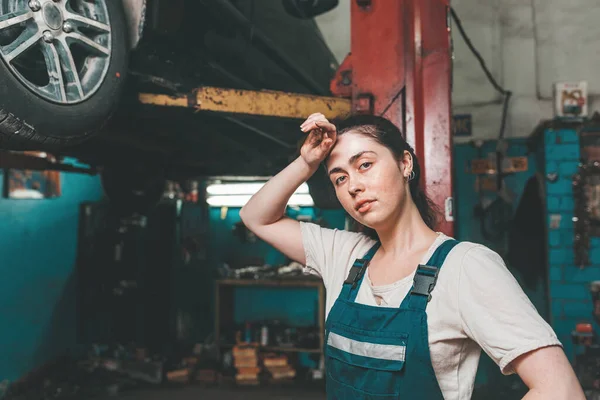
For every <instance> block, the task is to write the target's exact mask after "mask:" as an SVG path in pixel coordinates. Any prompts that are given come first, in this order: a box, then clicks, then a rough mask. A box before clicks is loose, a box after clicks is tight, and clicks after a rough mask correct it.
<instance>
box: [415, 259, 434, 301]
mask: <svg viewBox="0 0 600 400" xmlns="http://www.w3.org/2000/svg"><path fill="white" fill-rule="evenodd" d="M439 272H440V269H439V268H436V267H430V266H428V265H419V267H418V268H417V273H416V274H415V278H414V283H413V289H412V291H411V294H418V295H420V296H427V301H430V300H431V292H432V291H433V288H434V287H435V284H436V282H437V277H438V273H439Z"/></svg>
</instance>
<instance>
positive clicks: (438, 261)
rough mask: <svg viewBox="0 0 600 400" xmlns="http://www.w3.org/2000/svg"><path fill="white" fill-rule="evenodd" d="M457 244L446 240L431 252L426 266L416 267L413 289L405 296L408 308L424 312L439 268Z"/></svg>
mask: <svg viewBox="0 0 600 400" xmlns="http://www.w3.org/2000/svg"><path fill="white" fill-rule="evenodd" d="M457 244H458V241H457V240H454V239H449V240H446V241H445V242H444V243H442V244H441V245H439V246H438V248H437V249H436V250H435V251H434V252H433V255H432V256H431V258H430V259H429V261H428V262H427V265H419V266H418V267H417V272H416V273H415V278H414V282H413V287H412V289H411V291H410V293H409V295H408V296H407V299H408V308H411V309H418V310H425V308H426V307H427V303H428V302H429V300H431V292H432V291H433V288H434V287H435V284H436V282H437V277H438V274H439V272H440V268H442V265H443V264H444V261H445V260H446V256H447V255H448V253H450V251H451V250H452V249H453V248H454V246H456V245H457Z"/></svg>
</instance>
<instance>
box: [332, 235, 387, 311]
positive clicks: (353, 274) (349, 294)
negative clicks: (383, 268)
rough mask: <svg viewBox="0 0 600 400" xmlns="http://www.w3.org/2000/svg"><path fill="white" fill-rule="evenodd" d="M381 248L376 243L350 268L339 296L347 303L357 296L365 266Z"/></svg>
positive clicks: (379, 244)
mask: <svg viewBox="0 0 600 400" xmlns="http://www.w3.org/2000/svg"><path fill="white" fill-rule="evenodd" d="M379 246H381V243H379V242H376V243H375V244H374V245H373V246H372V247H371V248H370V249H369V251H368V252H367V254H365V255H364V256H363V258H357V259H356V260H355V261H354V264H352V268H350V272H349V273H348V277H347V278H346V280H345V281H344V285H343V286H342V293H341V295H342V296H344V297H345V298H347V299H348V300H349V301H355V300H356V295H357V294H358V287H360V284H361V282H362V279H363V276H364V274H365V271H366V270H367V266H368V265H369V263H370V262H371V260H372V259H373V256H374V255H375V253H376V252H377V250H378V249H379Z"/></svg>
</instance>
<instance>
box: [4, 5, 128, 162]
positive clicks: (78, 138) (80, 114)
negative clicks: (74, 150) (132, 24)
mask: <svg viewBox="0 0 600 400" xmlns="http://www.w3.org/2000/svg"><path fill="white" fill-rule="evenodd" d="M14 1H15V2H14V4H15V5H14V6H13V7H17V4H19V3H18V2H17V0H14ZM66 1H67V0H59V1H58V2H55V3H54V4H61V2H66ZM40 3H41V4H43V6H44V8H42V10H41V11H40V10H38V12H43V11H44V10H45V7H46V6H47V5H48V4H53V3H51V2H47V3H44V2H40ZM30 4H31V3H30ZM69 4H71V3H69ZM99 4H103V5H105V8H102V12H103V13H104V16H105V17H104V18H107V19H106V22H108V23H107V24H105V25H104V26H103V27H105V26H109V27H110V30H109V31H108V30H105V31H104V32H102V31H99V32H100V33H94V34H95V35H96V36H94V38H96V41H97V43H99V45H104V44H105V43H110V45H106V46H105V47H104V50H105V53H104V54H103V53H98V50H96V49H95V48H94V47H92V46H89V45H88V48H87V50H84V52H85V51H90V52H94V51H95V52H96V53H95V54H96V59H98V58H100V57H102V58H103V60H102V61H101V62H102V63H104V64H102V67H101V68H102V69H101V73H98V77H97V78H95V79H96V80H97V82H94V86H93V87H92V89H93V90H90V91H89V92H85V85H87V84H90V83H89V82H90V80H89V79H87V76H84V79H85V80H84V79H81V77H80V72H81V71H82V70H83V71H85V72H84V73H89V72H90V71H91V69H92V68H94V66H95V65H98V64H100V63H95V64H94V63H91V62H88V63H87V64H85V66H84V67H83V68H82V67H81V65H82V64H80V65H77V63H76V62H75V61H72V63H71V65H74V66H75V70H76V71H77V70H78V72H77V78H75V75H74V74H71V75H68V73H66V72H64V71H65V67H64V64H62V66H61V74H59V75H58V76H61V77H62V78H61V79H62V80H61V81H60V83H63V82H65V81H66V80H67V79H71V82H72V81H76V82H77V84H78V86H77V85H75V89H73V85H66V84H65V85H60V86H62V87H63V88H64V89H63V91H62V95H61V91H60V89H58V87H59V85H57V86H55V88H56V89H53V90H55V91H56V92H57V93H58V95H57V96H62V98H61V99H55V100H53V99H49V98H47V97H45V96H44V93H41V94H40V92H39V91H37V89H36V88H35V87H34V86H35V85H33V86H28V85H30V84H29V83H28V82H27V80H26V79H25V78H23V75H19V74H20V73H15V70H18V67H15V66H14V65H15V64H14V63H9V62H8V57H9V56H10V55H8V56H7V55H6V54H8V50H7V53H6V54H5V53H4V51H3V47H0V52H2V53H1V54H0V148H1V149H7V150H54V149H57V148H60V147H62V146H65V145H73V144H77V143H80V142H82V141H83V140H85V139H86V138H88V137H90V136H92V135H93V134H94V133H96V132H98V131H99V130H100V129H101V128H102V127H103V126H104V125H105V123H106V122H107V121H108V119H109V118H110V116H111V115H112V113H113V112H114V111H115V109H116V106H117V104H118V99H119V98H120V96H121V93H122V90H123V87H124V83H125V82H124V80H125V77H126V71H127V64H128V54H127V53H128V43H127V26H126V22H125V15H124V11H123V5H122V3H121V1H120V0H105V1H104V2H102V3H99ZM8 7H10V5H9V6H8ZM49 7H50V6H49ZM99 7H102V5H101V6H99ZM9 11H10V10H9ZM4 12H6V10H4ZM23 12H31V13H32V15H34V17H31V18H30V19H29V20H28V21H27V23H31V24H36V25H35V26H36V27H37V28H38V31H39V29H47V27H45V26H42V23H40V22H39V20H36V18H39V14H37V15H36V14H34V13H33V9H29V11H23ZM1 13H2V12H0V14H1ZM28 15H29V14H28ZM63 15H65V16H68V14H66V13H65V14H63ZM106 16H107V17H106ZM1 18H2V17H1V15H0V19H1ZM44 18H46V17H45V16H44ZM67 18H68V17H63V19H61V20H59V24H62V25H61V26H62V28H59V29H57V30H56V31H52V33H53V34H55V35H56V36H57V37H60V36H59V35H64V37H65V38H66V39H65V40H71V38H70V37H68V34H67V28H64V26H65V25H64V24H65V23H66V22H67V21H70V20H69V19H67ZM91 19H92V18H88V19H87V20H85V21H84V22H81V21H77V22H75V28H72V27H73V24H71V25H70V27H69V29H68V30H71V29H74V30H72V31H71V32H74V34H78V37H79V38H81V37H82V36H86V35H90V33H89V32H90V28H89V25H85V24H89V23H90V22H94V21H90V20H91ZM95 19H96V20H97V21H101V20H100V19H98V17H95ZM74 21H75V20H74ZM77 24H80V25H77ZM80 26H85V27H86V29H87V31H85V30H83V28H80ZM25 29H28V28H25ZM79 29H81V30H79ZM92 29H93V28H92ZM97 29H99V28H97ZM0 32H1V31H0ZM46 32H49V31H48V30H46ZM84 32H87V33H84ZM90 37H91V36H90ZM99 37H103V38H104V39H102V38H101V39H97V38H99ZM108 37H110V42H108ZM9 40H10V39H9ZM19 40H22V39H19ZM102 40H104V41H105V42H102ZM47 43H48V42H47V41H46V40H45V38H42V39H38V41H37V42H36V45H35V46H39V48H40V49H48V48H54V49H55V51H54V54H55V55H56V57H57V58H56V59H55V60H57V59H60V60H61V61H62V60H65V59H68V58H65V57H67V56H66V55H68V54H70V55H71V56H70V57H71V60H75V53H74V52H73V51H72V50H71V49H72V46H69V45H67V46H66V47H65V46H63V48H62V53H59V52H58V50H57V49H58V48H59V45H60V44H61V43H63V42H60V41H59V40H57V39H55V41H54V42H50V43H52V44H53V46H48V44H47ZM65 43H66V41H65ZM71 43H72V42H71ZM82 43H83V42H82ZM87 43H90V42H89V41H88V42H87ZM9 44H10V42H9ZM92 44H94V43H92ZM43 46H46V47H43ZM14 47H15V45H13V48H14ZM65 49H68V51H66V50H65ZM46 51H47V54H53V53H51V50H50V51H48V50H46ZM43 52H44V50H42V52H41V53H42V55H41V57H42V60H43V61H44V60H45V61H46V64H44V68H46V69H47V70H48V69H49V68H50V67H49V65H50V64H48V61H47V60H48V59H47V58H45V56H44V55H43ZM61 56H62V59H61V58H60V57H61ZM107 56H108V57H107ZM85 57H86V56H85V55H84V56H83V57H81V60H80V62H81V63H83V61H82V60H89V58H88V59H86V58H85ZM14 60H18V58H13V61H14ZM37 65H39V63H38V64H37ZM96 68H100V67H96ZM38 72H40V73H41V72H43V70H39V71H38ZM47 75H48V77H49V76H51V74H49V73H48V74H47ZM54 76H56V75H54ZM50 81H51V79H49V82H50ZM56 81H57V79H55V80H54V82H56ZM67 90H69V91H71V93H72V91H73V90H77V92H76V94H75V97H74V98H72V99H68V95H67V94H65V92H66V91H67ZM77 96H80V97H79V99H77Z"/></svg>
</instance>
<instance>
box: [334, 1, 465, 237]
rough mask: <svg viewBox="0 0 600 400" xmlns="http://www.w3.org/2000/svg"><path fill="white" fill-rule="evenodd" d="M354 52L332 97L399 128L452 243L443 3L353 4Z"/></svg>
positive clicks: (445, 3) (339, 75)
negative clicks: (440, 210) (383, 117)
mask: <svg viewBox="0 0 600 400" xmlns="http://www.w3.org/2000/svg"><path fill="white" fill-rule="evenodd" d="M351 7H352V8H351V52H350V54H349V55H348V57H347V58H346V60H345V61H344V62H343V63H342V65H341V66H340V68H339V70H338V72H337V74H336V78H335V79H334V80H333V81H332V84H331V90H332V92H333V93H334V94H335V95H338V96H345V97H346V96H347V97H350V96H351V97H352V111H353V112H356V113H374V114H377V115H383V116H385V117H386V118H388V119H390V120H391V121H393V122H394V123H395V124H397V125H398V126H399V127H400V128H401V129H402V131H403V132H404V134H405V135H406V138H407V140H408V142H409V143H410V144H411V145H412V146H413V147H414V149H415V153H416V154H417V156H418V157H419V160H420V162H421V171H422V176H421V179H422V183H423V185H424V187H425V190H426V193H427V194H428V195H429V196H430V197H431V199H432V200H433V201H434V202H435V203H436V204H437V205H439V206H440V208H441V209H442V210H443V211H444V213H443V214H444V215H443V217H442V219H441V221H440V225H439V227H438V230H440V231H442V232H444V233H445V234H447V235H453V233H454V223H453V211H452V203H453V202H452V170H453V168H452V137H451V133H450V132H451V121H452V117H451V111H450V108H451V105H450V101H451V97H450V96H451V48H450V28H449V23H448V16H449V3H448V1H447V0H392V1H390V0H354V1H352V6H351Z"/></svg>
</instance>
